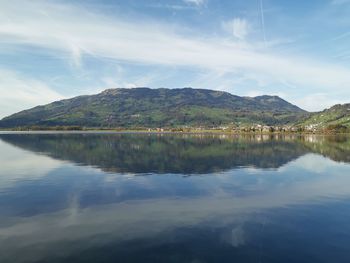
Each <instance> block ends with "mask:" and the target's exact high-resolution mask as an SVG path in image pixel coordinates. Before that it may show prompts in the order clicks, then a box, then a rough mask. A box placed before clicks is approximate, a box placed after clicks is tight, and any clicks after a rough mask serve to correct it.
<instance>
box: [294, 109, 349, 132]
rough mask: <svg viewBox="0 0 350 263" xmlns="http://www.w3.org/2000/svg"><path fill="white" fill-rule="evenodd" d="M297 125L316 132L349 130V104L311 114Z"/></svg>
mask: <svg viewBox="0 0 350 263" xmlns="http://www.w3.org/2000/svg"><path fill="white" fill-rule="evenodd" d="M299 125H300V126H305V127H310V128H312V129H317V130H323V129H329V130H333V129H336V130H337V129H338V130H339V129H345V128H350V103H348V104H343V105H341V104H337V105H334V106H333V107H331V108H329V109H325V110H324V111H321V112H317V113H313V114H311V115H310V116H309V118H306V119H305V120H303V121H301V122H300V123H299Z"/></svg>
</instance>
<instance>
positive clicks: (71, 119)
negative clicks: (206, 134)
mask: <svg viewBox="0 0 350 263" xmlns="http://www.w3.org/2000/svg"><path fill="white" fill-rule="evenodd" d="M306 114H308V113H307V112H306V111H305V110H303V109H301V108H299V107H297V106H296V105H293V104H291V103H289V102H287V101H285V100H283V99H282V98H280V97H278V96H269V95H263V96H257V97H241V96H237V95H233V94H231V93H228V92H225V91H217V90H209V89H193V88H188V87H187V88H178V89H167V88H159V89H151V88H147V87H139V88H133V89H121V88H117V89H106V90H104V91H102V92H100V93H98V94H94V95H81V96H77V97H73V98H70V99H64V100H60V101H55V102H52V103H49V104H46V105H40V106H36V107H34V108H31V109H27V110H24V111H20V112H18V113H15V114H12V115H10V116H7V117H5V118H3V119H2V120H1V121H0V127H18V126H32V125H40V126H63V125H78V126H86V127H136V126H139V127H158V126H179V125H190V126H191V125H197V126H198V125H199V126H213V125H224V124H251V123H257V122H258V123H261V124H270V125H273V124H287V123H291V122H294V121H296V119H298V118H299V117H300V116H304V115H306Z"/></svg>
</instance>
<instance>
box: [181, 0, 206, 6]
mask: <svg viewBox="0 0 350 263" xmlns="http://www.w3.org/2000/svg"><path fill="white" fill-rule="evenodd" d="M183 1H184V2H185V3H186V4H191V5H195V6H202V5H204V0H183Z"/></svg>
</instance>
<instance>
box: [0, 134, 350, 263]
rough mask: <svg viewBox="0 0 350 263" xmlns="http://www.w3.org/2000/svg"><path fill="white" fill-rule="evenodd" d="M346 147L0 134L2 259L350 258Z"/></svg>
mask: <svg viewBox="0 0 350 263" xmlns="http://www.w3.org/2000/svg"><path fill="white" fill-rule="evenodd" d="M349 153H350V139H349V137H347V136H314V135H309V136H297V135H290V136H289V135H288V136H287V135H285V136H282V135H276V136H275V135H273V136H268V135H247V136H226V135H221V136H218V135H186V134H180V135H174V134H170V135H169V134H168V135H166V134H164V135H156V134H152V135H148V134H98V133H83V134H64V133H62V134H52V133H49V134H33V133H29V134H14V133H3V134H0V255H1V258H0V259H1V260H0V262H5V263H7V262H11V263H13V262H15V263H16V262H31V263H33V262H74V263H75V262H189V263H190V262H191V263H193V262H287V263H288V262H349V260H350V251H349V249H348V244H349V243H350V225H349V224H348V222H349V220H350V208H349V205H348V204H349V200H350V188H349V187H348V186H349V185H350V177H349V175H350V164H348V162H349V161H350V160H349V156H350V154H349ZM139 175H146V176H139ZM296 251H297V253H296Z"/></svg>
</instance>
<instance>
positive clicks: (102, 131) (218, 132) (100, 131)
mask: <svg viewBox="0 0 350 263" xmlns="http://www.w3.org/2000/svg"><path fill="white" fill-rule="evenodd" d="M94 133H98V134H175V135H180V134H187V135H191V134H193V135H195V134H202V135H323V136H324V135H350V133H349V132H348V133H338V132H322V131H319V132H237V131H221V130H200V131H148V130H127V129H126V130H115V129H110V130H106V129H86V130H1V129H0V134H94Z"/></svg>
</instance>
